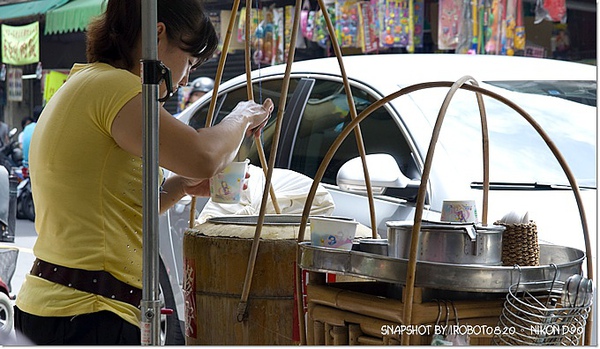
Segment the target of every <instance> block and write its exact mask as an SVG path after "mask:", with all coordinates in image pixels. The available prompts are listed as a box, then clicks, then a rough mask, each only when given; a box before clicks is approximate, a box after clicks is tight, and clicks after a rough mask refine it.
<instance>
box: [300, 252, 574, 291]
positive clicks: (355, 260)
mask: <svg viewBox="0 0 600 349" xmlns="http://www.w3.org/2000/svg"><path fill="white" fill-rule="evenodd" d="M300 254H301V255H300V267H301V268H303V269H305V270H309V271H315V272H326V273H334V274H343V275H352V276H357V277H363V278H367V279H372V280H376V281H383V282H390V283H397V284H402V285H405V284H406V269H407V266H408V260H406V259H401V258H392V257H387V256H382V255H377V254H371V253H366V252H361V251H355V250H351V251H344V250H340V249H334V248H328V247H317V246H311V244H310V242H303V243H300ZM584 258H585V253H583V251H580V250H578V249H574V248H570V247H564V246H556V245H545V244H540V266H537V267H527V266H524V267H519V268H515V267H507V266H487V265H473V264H447V263H436V262H426V261H417V271H416V280H415V286H416V287H424V288H432V289H439V290H450V291H465V292H485V293H499V292H502V293H506V292H508V287H509V286H510V285H512V284H514V283H516V282H517V281H518V280H519V275H520V281H521V282H535V281H544V280H552V279H553V278H554V275H555V273H556V270H558V276H557V280H560V281H565V280H566V279H567V278H568V277H569V276H571V275H573V274H581V271H582V269H581V267H582V263H583V260H584ZM552 264H554V265H555V266H556V268H555V267H554V266H553V265H552ZM543 290H545V288H544V289H540V291H543ZM532 291H535V290H532Z"/></svg>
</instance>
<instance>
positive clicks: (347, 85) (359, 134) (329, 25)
mask: <svg viewBox="0 0 600 349" xmlns="http://www.w3.org/2000/svg"><path fill="white" fill-rule="evenodd" d="M319 6H320V7H321V9H323V18H325V22H326V23H327V30H328V31H329V37H330V38H331V40H330V41H331V46H332V47H333V51H334V52H335V57H336V58H337V61H338V65H339V66H340V73H341V75H342V80H343V82H344V90H345V91H346V99H347V100H348V108H349V109H350V117H351V119H352V120H354V119H356V105H355V104H354V98H353V97H352V88H351V87H350V83H349V82H348V75H347V74H346V68H345V67H344V62H343V60H342V50H341V49H340V45H339V44H338V42H337V38H336V35H335V28H334V27H333V23H332V22H331V18H329V13H327V10H326V9H327V7H326V5H325V2H324V1H323V0H319ZM354 137H355V138H356V146H357V147H358V153H359V154H360V159H361V161H362V165H363V173H364V176H365V183H366V184H367V198H368V200H369V208H370V213H371V231H372V236H373V239H376V238H377V220H376V218H375V202H374V201H373V188H372V187H371V175H369V169H368V168H367V159H366V154H365V153H366V151H365V144H364V142H363V138H362V132H361V131H360V126H359V125H357V127H356V128H355V129H354Z"/></svg>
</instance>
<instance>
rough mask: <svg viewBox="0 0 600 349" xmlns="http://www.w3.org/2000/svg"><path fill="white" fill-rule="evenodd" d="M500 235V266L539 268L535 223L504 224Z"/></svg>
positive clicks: (498, 223) (499, 223)
mask: <svg viewBox="0 0 600 349" xmlns="http://www.w3.org/2000/svg"><path fill="white" fill-rule="evenodd" d="M494 224H497V225H502V226H504V227H505V228H506V230H505V231H504V233H503V234H502V264H503V265H505V266H513V265H519V266H539V265H540V245H539V243H538V234H537V226H536V224H535V222H533V221H529V223H513V224H505V223H501V222H496V223H494Z"/></svg>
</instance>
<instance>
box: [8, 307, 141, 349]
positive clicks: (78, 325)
mask: <svg viewBox="0 0 600 349" xmlns="http://www.w3.org/2000/svg"><path fill="white" fill-rule="evenodd" d="M14 308H15V332H16V335H17V341H22V342H27V341H29V342H33V344H38V345H43V344H58V345H68V344H80V345H81V344H100V345H113V344H119V345H140V344H141V340H140V338H141V333H140V329H139V327H137V326H134V325H132V324H130V323H129V322H127V321H125V320H123V319H122V318H120V317H119V316H118V315H116V314H114V313H112V312H110V311H99V312H97V313H90V314H83V315H77V316H68V317H42V316H36V315H32V314H29V313H26V312H24V311H21V310H20V309H19V308H17V307H16V306H15V307H14ZM21 336H23V337H25V338H20V337H21Z"/></svg>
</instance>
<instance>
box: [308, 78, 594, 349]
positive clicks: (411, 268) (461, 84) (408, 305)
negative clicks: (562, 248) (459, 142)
mask: <svg viewBox="0 0 600 349" xmlns="http://www.w3.org/2000/svg"><path fill="white" fill-rule="evenodd" d="M471 79H472V78H470V77H464V78H462V79H460V80H458V81H457V82H454V83H452V82H444V81H439V82H429V83H421V84H415V85H411V86H408V87H405V88H402V89H400V90H398V91H397V92H395V93H392V94H390V95H388V96H386V97H384V98H382V99H380V100H378V101H377V102H375V103H373V104H371V105H370V106H369V107H367V108H366V109H365V110H364V111H363V112H362V113H360V115H358V117H357V118H356V119H355V120H352V121H351V122H350V123H349V124H348V125H347V126H346V127H345V128H344V129H343V130H342V131H341V133H340V134H339V135H338V137H337V138H336V139H335V141H334V142H333V144H332V145H331V147H330V149H329V151H328V152H327V153H326V154H325V157H324V158H323V161H322V162H321V165H320V166H319V169H318V170H317V173H316V174H315V178H314V181H313V185H312V186H311V189H310V191H309V194H308V197H307V200H306V204H305V206H304V211H303V214H302V220H301V223H300V230H299V232H298V247H297V260H296V263H297V265H298V270H297V273H296V275H297V276H296V287H297V289H301V288H299V287H300V286H301V270H300V262H301V261H300V253H299V250H300V247H299V246H300V243H301V242H302V241H304V232H305V230H306V225H307V222H308V217H309V214H310V206H311V205H312V201H313V199H314V196H315V194H316V190H317V187H318V184H319V182H320V181H321V179H322V177H323V174H324V173H325V169H326V168H327V166H328V164H329V162H330V161H331V159H332V158H333V154H335V152H336V151H337V149H338V148H339V146H340V145H341V143H342V141H344V139H345V138H346V137H347V136H348V134H349V133H350V132H351V131H352V129H354V128H355V127H356V126H357V125H358V124H359V123H360V122H361V121H363V120H364V119H365V118H366V117H367V116H369V115H370V114H371V113H372V112H373V111H375V110H376V109H378V108H380V107H382V106H383V105H384V104H385V103H388V102H389V101H391V100H393V99H395V98H398V97H400V96H403V95H405V94H408V93H411V92H415V91H418V90H422V89H425V88H434V87H450V88H451V90H450V91H449V93H448V94H447V96H446V99H445V100H444V103H443V104H442V108H441V109H440V113H439V115H438V119H437V121H436V124H435V127H434V131H433V135H432V139H431V143H430V146H429V150H428V152H427V157H426V159H427V160H426V162H425V167H424V170H423V175H422V177H421V185H420V187H419V192H418V195H417V207H416V211H415V224H414V226H413V231H412V235H411V248H410V257H409V265H408V270H407V285H406V291H407V295H406V297H405V301H404V302H405V304H404V306H405V308H404V324H405V325H410V324H411V320H412V303H413V295H414V279H415V272H416V264H417V261H416V248H417V246H418V239H419V234H418V232H419V230H420V223H421V215H422V212H423V208H424V203H425V192H426V189H427V182H428V180H429V172H430V168H431V161H432V159H433V149H434V147H435V143H436V142H437V138H438V135H439V131H440V128H441V125H442V121H443V118H444V116H445V113H446V108H447V106H448V104H449V103H450V99H451V98H452V96H453V95H454V92H455V91H456V90H457V89H459V88H460V89H465V90H468V91H472V92H475V93H476V94H477V100H478V103H479V108H480V114H481V119H482V138H483V146H484V153H485V152H486V151H485V149H486V147H487V145H486V143H487V122H486V119H485V110H484V109H483V103H481V96H480V95H486V96H488V97H491V98H494V99H496V100H498V101H500V102H502V103H504V104H505V105H507V106H508V107H510V108H512V109H513V110H515V111H516V112H517V113H519V114H520V115H521V116H522V117H523V118H525V120H526V121H527V122H529V124H530V125H531V126H532V127H533V128H534V129H535V130H536V131H537V132H538V134H539V135H540V136H541V137H542V139H543V140H544V142H545V143H546V145H547V146H548V147H549V148H550V150H551V151H552V153H553V155H554V156H555V157H556V159H557V161H558V162H559V164H560V166H561V168H562V169H563V171H564V172H565V175H566V176H567V178H568V180H569V184H570V185H571V188H572V190H573V194H574V196H575V201H576V203H577V206H578V209H579V216H580V218H581V225H582V230H583V237H584V242H585V249H586V257H587V272H588V278H590V279H593V264H592V250H591V246H590V239H589V229H588V225H587V219H586V215H585V210H584V207H583V199H582V197H581V193H580V191H579V187H578V185H577V181H576V179H575V177H574V175H573V173H572V172H571V169H570V168H569V166H568V164H567V162H566V160H565V159H564V157H563V156H562V154H561V153H560V151H559V150H558V148H557V147H556V145H555V144H554V142H552V140H551V139H550V137H549V136H548V135H547V134H546V132H545V131H544V130H543V129H542V127H541V126H540V125H539V124H538V123H537V122H536V121H535V120H534V119H533V118H532V117H531V116H530V115H529V114H528V113H527V112H526V111H525V110H523V109H522V108H521V107H519V106H518V105H516V104H515V103H513V102H511V101H510V100H508V99H506V98H505V97H503V96H501V95H498V94H496V93H494V92H491V91H489V90H486V89H484V88H481V87H479V86H476V85H468V84H465V82H467V81H468V80H471ZM487 162H488V159H484V167H487V165H486V164H487ZM484 177H486V178H488V177H487V174H486V173H485V170H484ZM487 181H489V179H488V180H487ZM488 185H489V183H487V184H485V185H484V193H485V192H487V191H488V190H489V187H488ZM485 195H487V194H485ZM484 217H485V218H484V219H486V220H487V198H486V200H485V201H484ZM484 224H485V223H484ZM297 308H298V311H299V313H300V314H302V309H303V308H302V298H301V297H298V301H297ZM299 319H300V323H299V326H300V334H301V340H302V343H301V344H306V337H305V332H306V329H305V327H306V326H305V323H304V319H303V317H302V316H301V317H299ZM591 319H592V317H589V318H588V322H587V323H586V338H585V344H589V343H590V341H591V328H592V321H591ZM408 340H409V337H408V336H403V337H402V344H408Z"/></svg>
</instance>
